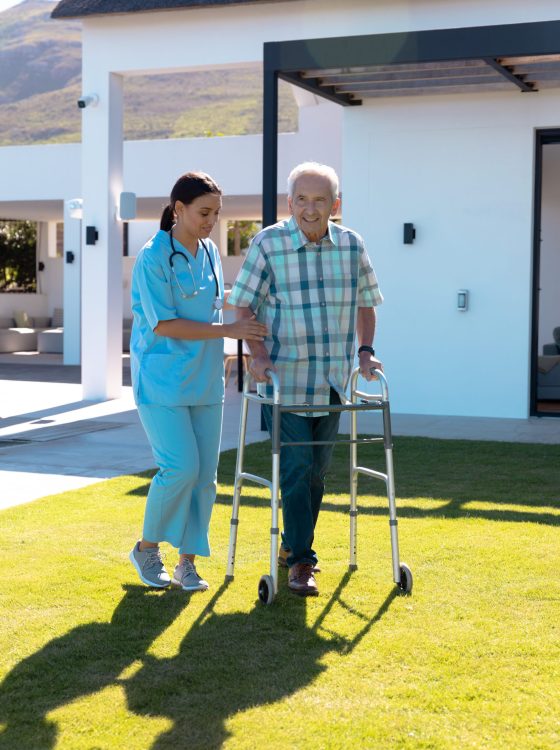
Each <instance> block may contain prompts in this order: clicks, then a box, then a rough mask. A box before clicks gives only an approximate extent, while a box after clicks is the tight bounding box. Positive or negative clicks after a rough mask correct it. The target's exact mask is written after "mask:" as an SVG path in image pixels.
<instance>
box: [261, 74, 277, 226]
mask: <svg viewBox="0 0 560 750" xmlns="http://www.w3.org/2000/svg"><path fill="white" fill-rule="evenodd" d="M277 185H278V73H277V71H275V70H270V69H269V70H266V69H265V71H264V90H263V196H262V201H263V202H262V220H263V227H267V226H269V225H270V224H275V223H276V219H277V194H276V193H277Z"/></svg>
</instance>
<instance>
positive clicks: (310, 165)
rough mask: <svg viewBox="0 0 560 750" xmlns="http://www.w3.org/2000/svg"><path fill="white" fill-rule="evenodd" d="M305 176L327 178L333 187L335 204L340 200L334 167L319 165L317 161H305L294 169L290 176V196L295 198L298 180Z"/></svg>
mask: <svg viewBox="0 0 560 750" xmlns="http://www.w3.org/2000/svg"><path fill="white" fill-rule="evenodd" d="M304 174H317V175H320V176H321V177H325V178H326V179H327V180H328V181H329V183H330V186H331V193H332V198H333V202H334V201H335V200H336V199H337V198H338V175H337V173H336V172H335V171H334V169H333V168H332V167H328V166H327V165H326V164H319V163H318V162H316V161H304V162H303V164H298V165H297V167H294V168H293V169H292V171H291V172H290V174H289V176H288V195H289V196H290V198H293V197H294V189H295V185H296V182H297V180H298V179H299V178H300V177H301V176H302V175H304Z"/></svg>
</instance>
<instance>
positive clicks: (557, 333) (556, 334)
mask: <svg viewBox="0 0 560 750" xmlns="http://www.w3.org/2000/svg"><path fill="white" fill-rule="evenodd" d="M552 338H553V339H554V343H555V344H556V346H560V326H557V327H556V328H555V329H554V330H553V331H552Z"/></svg>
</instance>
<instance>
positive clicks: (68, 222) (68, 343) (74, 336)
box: [62, 200, 82, 365]
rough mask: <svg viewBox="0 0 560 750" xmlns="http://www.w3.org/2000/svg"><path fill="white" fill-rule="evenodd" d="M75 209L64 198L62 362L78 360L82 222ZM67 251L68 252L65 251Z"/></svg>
mask: <svg viewBox="0 0 560 750" xmlns="http://www.w3.org/2000/svg"><path fill="white" fill-rule="evenodd" d="M75 214H76V209H75V208H71V206H70V205H69V201H67V200H66V201H64V251H63V256H64V257H63V259H62V262H63V269H64V271H63V288H62V306H63V308H64V336H63V352H64V354H63V362H64V364H65V365H79V364H80V328H81V321H82V314H81V290H80V286H81V267H82V251H81V237H82V222H81V219H80V218H73V215H75ZM69 253H71V255H69Z"/></svg>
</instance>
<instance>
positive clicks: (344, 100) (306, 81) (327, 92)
mask: <svg viewBox="0 0 560 750" xmlns="http://www.w3.org/2000/svg"><path fill="white" fill-rule="evenodd" d="M278 75H279V77H280V78H281V79H282V80H283V81H287V82H288V83H292V84H293V85H294V86H299V87H300V88H302V89H305V90H306V91H311V93H312V94H317V95H318V96H322V97H323V99H328V100H329V101H331V102H335V103H336V104H341V105H342V106H343V107H349V106H355V105H358V104H361V103H362V102H361V100H360V99H355V98H354V97H352V96H349V95H348V94H339V93H337V91H336V88H335V87H334V86H331V85H329V84H326V85H322V84H321V83H320V81H319V79H318V78H304V77H303V76H302V75H301V73H279V74H278Z"/></svg>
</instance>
